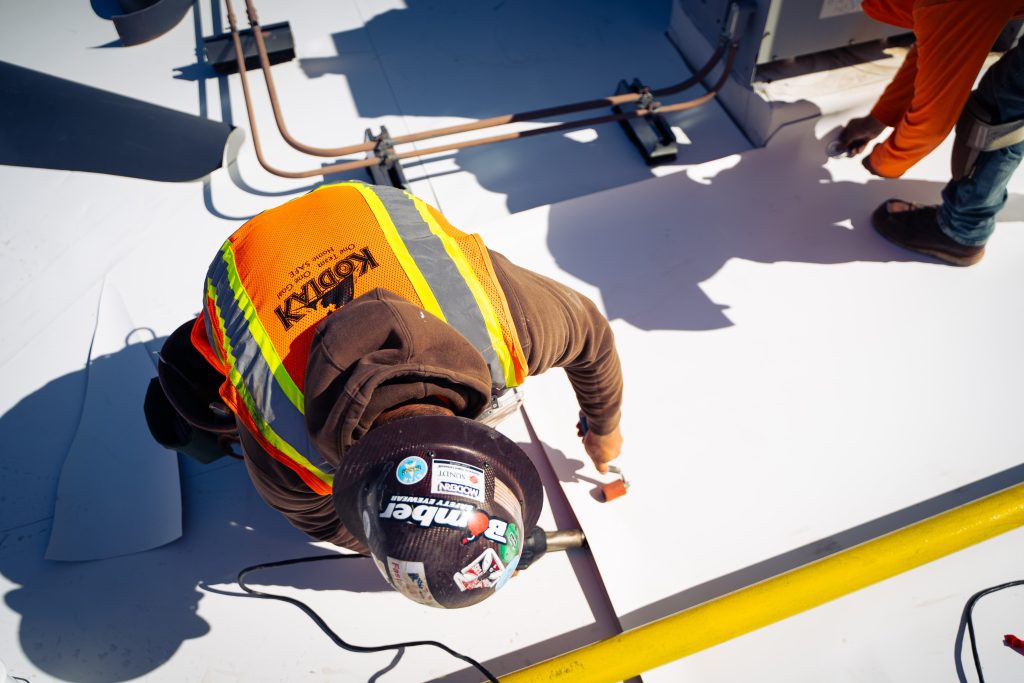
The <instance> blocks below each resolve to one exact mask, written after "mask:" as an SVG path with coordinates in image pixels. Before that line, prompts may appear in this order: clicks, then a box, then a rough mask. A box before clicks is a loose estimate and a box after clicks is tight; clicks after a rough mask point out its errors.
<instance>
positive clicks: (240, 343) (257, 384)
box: [209, 258, 334, 473]
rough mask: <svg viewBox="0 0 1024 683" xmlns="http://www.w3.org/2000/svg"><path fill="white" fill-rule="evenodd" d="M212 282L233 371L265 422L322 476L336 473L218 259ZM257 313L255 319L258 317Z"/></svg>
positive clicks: (212, 269) (211, 276) (213, 268)
mask: <svg viewBox="0 0 1024 683" xmlns="http://www.w3.org/2000/svg"><path fill="white" fill-rule="evenodd" d="M209 278H210V281H211V282H212V283H213V287H214V291H215V292H216V296H217V306H218V307H219V308H220V314H221V317H222V319H223V324H224V336H225V337H227V339H228V341H229V343H230V344H231V350H232V354H233V355H234V358H235V360H234V369H235V371H236V372H238V374H239V375H241V377H242V381H243V382H244V383H245V386H246V388H247V389H248V391H249V394H250V395H251V396H252V398H253V402H254V403H255V406H254V407H255V409H256V410H257V411H259V415H258V416H253V417H254V418H257V420H256V421H257V423H258V422H259V419H258V418H262V420H263V421H265V422H266V423H267V424H268V425H269V426H270V428H271V429H272V430H273V431H274V433H275V434H276V435H277V436H278V437H279V438H280V439H282V440H283V441H285V442H287V443H288V444H289V445H291V446H292V448H294V449H295V450H296V451H298V452H299V453H300V454H302V455H303V456H304V457H305V458H306V459H307V460H309V462H310V463H312V464H313V465H315V466H316V467H317V468H318V469H320V470H322V471H323V472H327V473H333V472H334V468H333V467H331V466H330V465H329V464H328V463H327V462H326V461H325V460H324V459H323V458H322V457H321V456H320V454H319V453H318V452H317V451H315V450H314V449H313V447H312V444H311V443H310V441H309V434H308V432H307V431H306V418H305V416H304V415H303V414H302V413H301V412H299V410H298V409H297V408H296V407H295V405H294V404H293V403H292V402H291V401H290V400H288V396H287V395H285V393H284V391H283V390H282V389H281V388H280V387H279V386H278V384H277V380H276V379H275V378H274V373H273V371H272V370H271V369H270V366H269V365H268V364H267V361H266V359H265V358H264V357H263V354H262V353H261V352H260V348H259V344H257V343H256V340H255V339H253V337H252V334H251V333H250V332H249V321H248V320H247V319H246V317H245V311H244V310H243V309H242V308H241V306H240V304H239V302H238V301H237V300H236V299H235V294H234V292H233V291H232V290H231V285H230V283H229V282H228V266H227V264H226V263H224V261H223V260H222V259H219V258H218V259H217V261H216V262H215V266H213V267H211V268H210V273H209ZM255 314H256V313H255V311H253V312H252V315H255Z"/></svg>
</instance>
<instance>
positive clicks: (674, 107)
mask: <svg viewBox="0 0 1024 683" xmlns="http://www.w3.org/2000/svg"><path fill="white" fill-rule="evenodd" d="M734 45H735V44H734ZM735 60H736V50H735V49H734V48H733V49H730V50H729V54H728V56H727V57H726V63H725V69H724V70H723V71H722V76H721V78H719V79H718V82H717V83H715V85H714V87H712V88H711V90H709V91H708V92H706V93H705V94H703V95H701V96H700V97H697V98H694V99H692V100H687V101H686V102H679V103H677V104H669V105H665V106H659V107H655V108H653V109H634V110H633V111H627V112H622V113H621V114H607V115H605V116H595V117H593V118H589V119H578V120H576V121H567V122H566V123H559V124H556V125H554V126H544V127H541V128H531V129H530V130H524V131H518V132H515V133H506V134H504V135H492V136H491V137H488V138H477V139H476V140H467V141H466V142H453V143H450V144H446V145H438V146H437V147H428V148H427V149H418V150H412V151H410V152H401V153H399V154H397V155H396V156H397V157H398V158H399V159H407V158H410V157H418V156H424V155H426V154H434V153H436V152H447V151H449V150H455V149H466V148H467V147H478V146H480V145H487V144H490V143H492V142H504V141H505V140H516V139H518V138H529V137H533V136H535V135H542V134H544V133H557V132H558V131H563V130H573V129H576V128H589V127H591V126H596V125H598V124H601V123H610V122H612V121H625V120H626V119H634V118H637V117H638V116H650V115H651V114H662V113H665V112H674V111H685V110H687V109H693V108H694V107H699V106H700V105H702V104H704V103H705V102H708V101H709V100H711V98H713V97H714V96H715V95H716V94H717V93H718V91H719V90H721V88H722V86H723V85H725V80H726V79H727V78H728V77H729V74H730V72H731V71H732V66H733V62H734V61H735Z"/></svg>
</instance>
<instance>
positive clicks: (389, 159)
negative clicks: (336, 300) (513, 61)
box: [224, 0, 752, 178]
mask: <svg viewBox="0 0 1024 683" xmlns="http://www.w3.org/2000/svg"><path fill="white" fill-rule="evenodd" d="M224 3H225V6H226V9H227V16H228V24H229V25H230V27H231V39H232V42H233V45H234V48H235V59H236V61H237V66H238V74H239V76H240V77H241V81H242V93H243V95H244V97H245V108H246V111H247V113H248V115H249V128H250V130H251V133H252V140H253V147H254V149H255V151H256V158H257V159H258V160H259V162H260V165H261V166H263V168H265V169H266V170H267V171H269V172H270V173H273V174H274V175H277V176H281V177H283V178H309V177H313V176H320V175H326V174H329V173H341V172H344V171H350V170H354V169H358V168H370V167H390V166H392V165H394V164H396V163H397V162H398V161H399V160H401V159H409V158H413V157H420V156H425V155H428V154H435V153H438V152H447V151H452V150H457V149H465V148H468V147H477V146H480V145H487V144H491V143H494V142H502V141H505V140H515V139H518V138H527V137H533V136H535V135H542V134H545V133H556V132H559V131H566V130H574V129H578V128H589V127H591V126H595V125H598V124H601V123H609V122H612V121H620V122H625V121H628V120H630V119H635V118H638V117H652V118H653V117H655V116H657V115H660V114H664V113H670V112H677V111H684V110H687V109H693V108H695V107H699V106H700V105H702V104H704V103H705V102H708V101H709V100H711V99H712V98H713V97H714V96H715V95H716V94H717V93H718V91H719V90H720V89H721V88H722V86H723V85H725V82H726V79H728V77H729V75H730V73H731V72H732V68H733V63H734V62H735V59H736V52H737V50H738V47H739V41H738V39H737V36H738V35H739V33H740V31H741V30H742V28H743V25H744V24H745V22H746V21H747V19H748V18H749V16H750V13H751V11H752V5H750V4H749V3H747V2H735V3H732V4H731V5H730V7H729V15H728V18H727V20H726V22H725V28H724V29H723V31H722V35H721V37H720V39H719V42H718V45H717V47H716V49H715V51H714V53H713V54H712V55H711V57H710V58H709V59H708V62H707V63H706V64H705V65H704V66H703V67H701V68H700V69H699V70H698V71H697V73H695V74H694V75H693V76H692V77H690V78H688V79H686V80H684V81H682V82H680V83H677V84H675V85H672V86H668V87H665V88H658V89H653V90H652V89H650V88H647V87H642V86H641V87H640V88H639V91H638V92H629V93H623V94H617V95H612V96H609V97H603V98H600V99H594V100H586V101H583V102H576V103H572V104H564V105H559V106H555V107H548V108H545V109H536V110H533V111H527V112H520V113H516V114H503V115H501V116H493V117H490V118H486V119H481V120H479V121H473V122H470V123H463V124H459V125H454V126H446V127H443V128H435V129H433V130H425V131H422V132H419V133H410V134H407V135H399V136H395V137H390V136H389V135H388V134H387V132H386V130H384V129H382V134H381V135H380V136H379V137H376V138H372V139H370V140H367V141H365V142H362V143H359V144H354V145H347V146H344V147H332V148H324V147H314V146H311V145H307V144H304V143H302V142H300V141H299V140H297V139H296V138H295V137H293V136H292V135H291V133H290V132H289V131H288V128H287V126H286V125H285V122H284V116H283V114H282V113H281V105H280V101H279V99H278V96H277V90H276V88H275V87H274V78H273V76H272V75H271V72H270V59H269V57H268V54H267V48H266V44H265V42H264V40H263V34H262V30H261V29H260V24H259V18H258V16H257V13H256V7H255V5H254V3H253V1H252V0H245V7H246V14H247V15H248V18H249V26H250V27H251V29H252V35H253V37H254V39H255V44H256V49H257V51H258V54H259V61H260V66H261V69H262V71H263V77H264V80H265V81H266V85H267V94H268V95H269V97H270V103H271V107H272V108H273V111H274V118H275V120H276V121H277V127H278V130H279V131H280V133H281V136H282V137H283V138H284V140H285V141H286V142H287V143H288V144H289V145H291V146H292V147H293V148H295V149H297V150H298V151H300V152H304V153H306V154H310V155H313V156H320V157H335V158H336V157H341V156H345V155H347V154H358V153H360V152H362V153H370V154H373V156H370V157H368V158H365V159H359V160H355V161H344V162H339V163H336V164H331V165H328V166H322V167H320V168H314V169H309V170H306V171H287V170H283V169H280V168H277V167H275V166H273V165H271V164H270V163H269V162H268V161H267V160H266V158H265V157H264V155H263V150H262V147H261V146H260V139H259V132H258V131H257V127H256V116H255V113H254V111H253V106H252V99H251V96H250V93H249V81H248V77H247V75H246V67H245V54H244V52H243V50H242V44H241V39H240V36H239V31H238V23H237V20H236V18H235V13H234V9H233V8H232V5H231V0H224ZM723 54H724V55H725V68H724V69H723V70H722V74H721V76H720V77H719V79H718V80H717V81H716V82H715V84H714V85H713V86H712V87H711V89H710V90H709V91H708V92H707V93H705V94H704V95H701V96H699V97H696V98H694V99H691V100H687V101H685V102H679V103H677V104H669V105H662V104H661V103H660V102H657V101H655V100H654V98H655V97H663V96H666V95H674V94H676V93H679V92H682V91H683V90H686V89H688V88H691V87H693V86H694V85H697V84H698V83H700V82H701V81H703V80H704V78H706V77H707V76H708V75H709V74H710V73H711V71H712V70H713V69H714V68H715V66H717V65H718V63H719V61H720V60H721V58H722V55H723ZM626 104H635V105H636V108H635V109H632V110H629V111H621V110H619V109H618V108H619V107H620V106H622V105H626ZM604 107H612V108H613V109H614V110H615V111H616V113H614V114H606V115H603V116H595V117H591V118H584V119H577V120H575V121H567V122H564V123H557V124H554V125H548V126H541V127H537V128H531V129H528V130H523V131H516V132H512V133H504V134H500V135H492V136H489V137H482V138H477V139H474V140H466V141H462V142H450V143H447V144H441V145H436V146H433V147H428V148H425V149H418V150H409V151H404V152H398V151H396V150H395V149H394V147H395V146H397V145H403V144H407V143H410V142H418V141H420V140H428V139H431V138H436V137H444V136H447V135H453V134H456V133H464V132H468V131H473V130H481V129H484V128H493V127H495V126H502V125H505V124H510V123H520V122H526V121H537V120H539V119H545V118H550V117H554V116H559V115H562V114H572V113H577V112H582V111H588V110H592V109H601V108H604ZM367 132H368V133H369V131H367ZM371 170H372V169H371Z"/></svg>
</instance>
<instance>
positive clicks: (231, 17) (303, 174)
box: [224, 0, 380, 178]
mask: <svg viewBox="0 0 1024 683" xmlns="http://www.w3.org/2000/svg"><path fill="white" fill-rule="evenodd" d="M224 4H225V6H226V7H227V13H228V24H229V25H230V26H231V40H232V41H233V43H234V46H235V57H236V59H237V60H238V75H239V76H241V80H242V96H243V97H244V98H245V110H246V113H248V115H249V132H250V133H251V134H252V146H253V149H254V150H255V151H256V159H257V160H258V161H259V162H260V166H262V167H263V168H265V169H266V170H268V171H270V172H271V173H273V174H274V175H277V176H281V177H282V178H311V177H314V176H318V175H326V174H328V173H341V172H342V171H349V170H353V169H356V168H366V167H367V166H376V165H378V164H379V163H380V159H376V158H370V159H362V160H360V161H353V162H348V163H342V164H334V165H332V166H327V167H322V168H315V169H311V170H308V171H284V170H281V169H279V168H275V167H274V166H271V165H270V164H269V163H268V162H267V160H266V159H265V158H264V156H263V149H262V147H261V146H260V134H259V131H258V130H257V129H256V115H255V114H254V113H253V106H252V98H251V96H250V94H249V79H247V78H246V76H245V56H244V54H243V53H242V40H241V38H240V37H239V35H238V24H237V22H236V20H235V12H234V9H233V8H232V6H231V0H224ZM370 149H373V144H372V143H371V145H370Z"/></svg>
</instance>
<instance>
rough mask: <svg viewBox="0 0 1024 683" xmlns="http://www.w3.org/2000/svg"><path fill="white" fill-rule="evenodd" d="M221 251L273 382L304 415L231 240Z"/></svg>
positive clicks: (299, 395) (301, 398)
mask: <svg viewBox="0 0 1024 683" xmlns="http://www.w3.org/2000/svg"><path fill="white" fill-rule="evenodd" d="M220 251H221V255H222V257H223V259H224V263H226V264H227V267H228V284H229V286H230V287H231V291H232V292H234V294H235V301H236V302H237V304H238V307H239V308H240V309H241V311H242V314H243V315H244V316H245V319H246V320H247V321H248V322H249V334H250V335H252V338H253V340H254V341H255V342H256V345H257V346H259V349H260V353H261V354H262V355H263V359H264V360H265V361H266V362H267V365H268V366H270V371H271V372H272V373H274V379H276V380H277V385H278V386H279V387H280V388H281V391H283V392H284V395H285V396H287V397H288V400H289V401H291V402H292V405H293V406H295V409H296V410H298V411H299V412H300V413H302V414H303V415H305V414H306V407H305V406H306V402H305V397H304V396H303V394H302V391H301V390H300V389H299V387H298V386H297V385H296V384H295V380H293V379H292V376H291V375H289V374H288V370H287V369H285V367H284V363H283V362H282V361H281V356H279V355H278V354H277V350H276V349H275V348H274V344H273V342H271V341H270V335H268V334H267V330H266V328H264V327H263V322H262V321H261V320H260V317H259V316H258V315H257V314H256V306H255V305H254V304H253V303H252V299H250V298H249V293H248V292H246V291H245V287H244V286H243V285H242V279H241V277H239V275H238V268H237V266H236V264H235V252H233V251H232V250H231V242H230V240H229V241H227V242H225V243H224V245H223V246H222V247H221V249H220ZM222 329H224V328H222Z"/></svg>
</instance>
